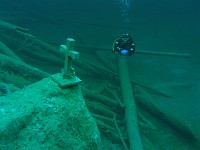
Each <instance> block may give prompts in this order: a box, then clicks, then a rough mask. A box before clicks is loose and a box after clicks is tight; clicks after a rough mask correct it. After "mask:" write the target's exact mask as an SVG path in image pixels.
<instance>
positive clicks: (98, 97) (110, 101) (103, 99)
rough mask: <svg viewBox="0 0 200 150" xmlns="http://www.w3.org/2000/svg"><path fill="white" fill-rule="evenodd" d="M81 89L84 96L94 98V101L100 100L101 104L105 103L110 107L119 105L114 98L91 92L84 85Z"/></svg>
mask: <svg viewBox="0 0 200 150" xmlns="http://www.w3.org/2000/svg"><path fill="white" fill-rule="evenodd" d="M81 89H82V91H83V94H84V96H85V97H87V98H90V99H94V100H95V101H98V102H101V103H102V104H105V105H107V106H110V107H114V108H117V107H119V103H118V102H117V101H116V100H113V99H110V98H108V97H105V96H103V95H100V94H97V93H94V92H91V91H90V90H88V89H86V88H84V87H82V88H81Z"/></svg>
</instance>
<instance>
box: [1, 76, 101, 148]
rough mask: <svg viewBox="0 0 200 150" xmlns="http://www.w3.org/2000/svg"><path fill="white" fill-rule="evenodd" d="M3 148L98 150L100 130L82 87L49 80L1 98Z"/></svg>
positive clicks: (46, 79)
mask: <svg viewBox="0 0 200 150" xmlns="http://www.w3.org/2000/svg"><path fill="white" fill-rule="evenodd" d="M0 103H1V105H0V117H1V121H0V149H1V150H9V149H18V150H27V149H28V150H36V149H37V150H40V149H41V150H46V149H50V150H51V149H52V150H61V149H66V150H98V149H101V140H100V134H99V130H98V128H97V126H96V123H95V121H94V119H93V118H92V116H91V114H90V113H89V111H88V110H87V107H86V105H85V101H84V99H83V97H82V94H81V91H80V88H79V86H78V85H75V86H71V87H68V88H63V89H62V88H60V87H59V86H58V85H57V84H56V83H55V82H54V81H53V80H52V79H51V78H45V79H43V80H41V81H39V82H37V83H34V84H32V85H30V86H27V87H25V88H24V89H22V90H20V91H17V92H15V93H12V94H10V95H8V96H5V97H0Z"/></svg>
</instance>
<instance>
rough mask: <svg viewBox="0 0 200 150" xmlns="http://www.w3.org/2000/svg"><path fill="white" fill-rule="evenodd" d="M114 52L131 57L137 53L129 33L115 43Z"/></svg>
mask: <svg viewBox="0 0 200 150" xmlns="http://www.w3.org/2000/svg"><path fill="white" fill-rule="evenodd" d="M113 52H114V53H119V54H120V55H121V56H127V55H129V56H131V55H132V54H134V53H135V44H134V41H133V39H132V38H131V36H130V35H129V34H127V33H124V34H123V35H121V36H119V37H118V38H117V39H116V40H115V41H114V43H113Z"/></svg>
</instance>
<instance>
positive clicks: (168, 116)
mask: <svg viewBox="0 0 200 150" xmlns="http://www.w3.org/2000/svg"><path fill="white" fill-rule="evenodd" d="M134 95H135V100H136V102H137V104H139V105H141V107H143V108H145V109H146V110H147V111H148V112H149V113H150V114H152V115H153V116H155V117H156V118H158V119H160V120H162V121H164V122H166V123H167V124H168V125H169V126H171V127H172V128H174V129H175V130H177V131H179V132H180V133H181V134H182V135H185V137H186V138H188V139H190V140H195V139H196V138H195V133H194V132H193V130H192V127H191V126H190V124H187V123H185V122H184V121H183V120H184V119H182V118H181V117H176V114H174V112H171V113H169V112H166V111H164V110H163V109H162V108H159V107H158V106H156V105H155V104H154V103H153V102H152V100H151V96H150V95H149V94H148V93H147V92H146V91H145V90H144V89H142V88H140V87H139V86H134Z"/></svg>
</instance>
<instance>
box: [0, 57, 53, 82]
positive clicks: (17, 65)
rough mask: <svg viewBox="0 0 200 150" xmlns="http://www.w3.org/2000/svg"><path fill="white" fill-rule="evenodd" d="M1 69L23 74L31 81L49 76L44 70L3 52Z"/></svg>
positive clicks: (0, 59)
mask: <svg viewBox="0 0 200 150" xmlns="http://www.w3.org/2000/svg"><path fill="white" fill-rule="evenodd" d="M0 69H1V71H4V72H7V73H11V74H14V75H17V76H21V77H23V78H25V79H26V80H28V81H31V82H36V81H39V80H41V79H43V78H45V77H48V76H49V74H48V73H46V72H44V71H41V70H39V69H36V68H34V67H32V66H30V65H27V64H24V63H22V62H21V61H18V60H15V59H11V58H10V57H8V56H5V55H2V54H0Z"/></svg>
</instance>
